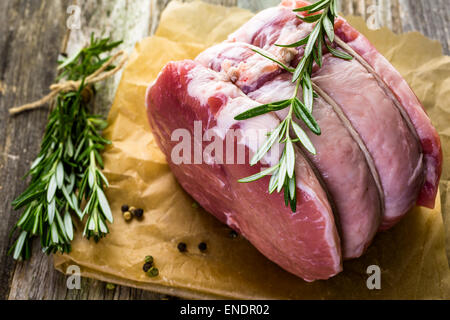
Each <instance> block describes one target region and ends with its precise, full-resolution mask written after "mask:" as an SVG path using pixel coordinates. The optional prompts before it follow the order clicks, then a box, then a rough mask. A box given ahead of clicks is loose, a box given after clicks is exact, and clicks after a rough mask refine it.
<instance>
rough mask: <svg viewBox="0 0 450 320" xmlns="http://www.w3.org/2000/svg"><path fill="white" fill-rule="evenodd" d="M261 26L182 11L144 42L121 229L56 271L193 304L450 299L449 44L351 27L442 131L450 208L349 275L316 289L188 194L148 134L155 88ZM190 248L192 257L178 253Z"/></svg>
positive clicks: (119, 172) (119, 191) (119, 160)
mask: <svg viewBox="0 0 450 320" xmlns="http://www.w3.org/2000/svg"><path fill="white" fill-rule="evenodd" d="M198 17H208V19H198ZM251 17H252V14H251V13H249V12H248V11H245V10H241V9H238V8H224V7H220V6H213V5H208V4H204V3H201V2H193V3H188V4H181V3H178V2H171V4H170V5H169V6H168V8H167V9H166V11H165V12H164V13H163V16H162V19H161V24H160V26H159V29H158V31H157V33H156V35H155V36H153V37H151V38H147V39H144V40H142V41H141V42H140V43H139V44H137V46H136V48H135V51H134V53H133V54H132V56H131V58H130V61H129V63H128V66H127V67H126V69H125V71H124V73H123V78H122V81H121V83H120V85H119V88H118V90H117V93H116V98H115V101H114V104H113V106H112V108H111V112H110V115H109V122H110V127H109V128H108V130H107V131H106V132H105V135H106V137H107V138H108V139H110V140H112V141H113V144H112V146H111V147H109V148H108V149H107V150H106V151H105V153H104V158H105V164H106V167H105V174H106V175H107V177H108V179H109V181H110V182H111V187H110V188H109V190H108V192H107V196H108V199H109V200H110V202H111V208H112V210H113V213H114V219H115V221H114V224H113V225H112V226H111V234H110V235H108V237H107V238H105V239H103V240H101V241H100V242H99V243H98V244H96V243H94V242H93V241H88V240H86V239H83V238H82V236H81V233H79V234H77V235H76V238H75V240H74V242H73V251H72V253H71V254H69V255H57V256H55V266H56V268H57V269H58V270H60V271H62V272H66V269H67V268H68V266H70V265H74V264H76V265H78V266H80V268H81V271H82V275H83V276H86V277H91V278H95V279H99V280H103V281H106V282H109V283H117V284H122V285H126V286H132V287H136V288H142V289H146V290H151V291H156V292H160V293H165V294H171V295H175V296H181V297H186V298H239V299H436V298H437V299H439V298H441V299H449V298H450V270H449V264H448V259H447V256H446V249H445V241H446V240H445V239H446V238H445V232H444V230H445V229H447V232H448V233H450V228H449V227H445V225H444V223H443V218H442V217H443V215H442V213H444V216H445V214H446V215H447V218H448V220H450V182H449V179H450V153H449V152H445V151H447V150H449V147H450V105H449V104H448V101H450V57H445V56H442V53H441V47H440V44H439V43H438V42H436V41H431V40H429V39H426V38H425V37H424V36H422V35H420V34H418V33H410V34H404V35H400V36H398V35H394V34H393V33H392V32H390V31H389V30H387V29H382V30H379V31H369V30H368V29H367V28H366V27H365V25H364V22H363V21H362V20H361V19H356V18H349V20H350V22H351V24H352V25H354V26H355V27H356V28H357V29H358V30H360V31H361V32H362V33H364V34H365V35H366V36H367V37H368V38H369V40H370V41H371V42H372V43H373V44H374V45H375V46H376V47H377V49H378V50H379V51H380V52H382V53H383V54H384V55H385V56H386V57H387V58H388V59H389V60H390V61H391V62H392V63H393V64H394V66H395V67H396V68H397V69H398V70H399V71H400V72H401V73H402V74H403V76H404V77H405V78H406V79H407V80H408V82H409V83H410V84H411V85H412V87H413V88H414V90H415V92H416V93H417V94H418V95H419V98H420V99H421V100H422V102H423V103H424V105H425V107H426V108H427V111H428V112H429V114H430V115H431V117H432V120H433V123H434V124H435V125H436V127H437V128H438V130H439V133H440V134H441V137H442V143H443V149H444V152H445V155H444V157H445V161H444V163H445V167H444V173H443V180H442V183H441V196H442V201H443V206H442V208H441V202H440V201H439V199H438V201H437V206H436V209H435V210H428V209H424V208H414V209H413V210H412V211H411V212H410V213H409V214H408V216H407V217H406V218H405V219H404V220H403V221H402V222H401V223H400V224H399V225H398V226H396V227H395V228H394V229H392V230H390V231H388V232H385V233H382V234H379V235H378V236H377V237H376V239H375V242H374V244H373V245H372V246H371V247H370V249H369V250H368V252H367V254H365V255H364V256H363V257H362V258H360V259H357V260H353V261H348V262H346V263H345V264H344V272H343V273H342V274H340V275H338V276H337V277H335V278H333V279H330V280H327V281H317V282H314V283H306V282H304V281H303V280H301V279H300V278H297V277H295V276H293V275H291V274H289V273H287V272H286V271H284V270H282V269H281V268H279V267H278V266H277V265H275V264H273V263H272V262H270V261H269V260H267V259H266V258H265V257H263V256H262V255H261V254H260V253H259V252H258V251H257V250H256V249H255V248H253V247H252V246H251V245H250V244H249V243H248V242H247V241H246V240H245V239H243V238H242V237H233V236H232V235H230V229H229V228H227V227H226V226H224V225H222V224H221V223H219V222H218V221H217V220H215V219H214V218H213V217H212V216H211V215H210V214H208V213H207V212H204V211H203V210H202V209H201V208H198V206H196V205H195V204H194V202H193V200H192V199H191V198H190V197H189V196H188V195H187V194H186V193H185V192H184V191H183V190H182V189H181V187H180V186H179V185H178V184H177V182H176V180H175V178H174V176H173V175H172V174H171V172H170V170H169V167H168V165H167V163H166V160H165V158H164V156H163V154H162V153H161V152H160V151H159V149H158V147H157V145H156V142H155V140H154V138H153V136H152V134H151V130H150V128H149V125H148V121H147V115H146V113H145V107H144V105H145V102H144V97H145V92H146V89H147V87H148V85H149V84H150V83H151V82H152V81H153V80H154V79H155V78H156V76H157V75H158V73H159V71H160V70H161V68H162V67H163V66H164V65H165V64H166V63H167V62H168V61H170V60H182V59H192V58H195V56H196V55H197V54H198V53H200V52H201V51H203V50H204V49H206V48H207V47H209V46H211V45H213V44H215V43H218V42H220V41H222V40H224V39H225V38H226V36H227V35H228V34H229V33H231V32H232V31H234V30H235V29H237V28H238V27H239V26H241V25H242V24H243V23H244V22H245V21H247V20H248V19H250V18H251ZM123 204H129V205H133V206H135V207H139V208H143V209H144V211H145V214H144V218H143V219H142V220H137V219H133V220H132V221H131V222H126V221H125V220H124V219H123V217H122V211H121V207H122V205H123ZM447 226H450V223H449V222H447ZM79 230H80V229H79ZM180 242H182V243H185V244H186V252H180V251H179V250H178V244H179V243H180ZM203 242H204V243H205V244H207V248H208V249H207V251H204V252H202V251H200V249H199V244H200V243H203ZM149 255H151V256H153V258H154V265H155V266H156V267H157V268H158V270H159V275H158V276H157V277H154V278H153V277H149V276H148V275H147V274H146V273H145V272H144V271H143V265H144V264H145V257H146V256H149ZM374 265H375V266H379V267H380V269H381V289H380V290H369V289H368V287H367V280H368V278H369V276H370V274H368V273H367V272H368V268H369V267H370V266H374Z"/></svg>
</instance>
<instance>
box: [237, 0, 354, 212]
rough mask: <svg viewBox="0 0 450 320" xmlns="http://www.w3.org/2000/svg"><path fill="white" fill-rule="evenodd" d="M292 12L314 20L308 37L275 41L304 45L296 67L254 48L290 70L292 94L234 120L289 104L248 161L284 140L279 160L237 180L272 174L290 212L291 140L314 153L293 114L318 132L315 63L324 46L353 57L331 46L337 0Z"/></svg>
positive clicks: (292, 185) (293, 178)
mask: <svg viewBox="0 0 450 320" xmlns="http://www.w3.org/2000/svg"><path fill="white" fill-rule="evenodd" d="M294 12H302V13H305V15H303V16H300V15H297V18H298V19H301V20H302V21H304V22H306V23H315V26H314V28H313V30H312V31H311V33H310V34H309V35H308V36H307V37H305V38H303V39H300V40H299V41H297V42H294V43H291V44H276V46H278V47H284V48H297V47H301V46H305V47H304V54H303V57H302V59H301V60H300V62H299V64H298V65H297V67H296V68H295V69H294V68H291V67H289V66H286V65H285V64H284V63H283V62H281V61H278V60H277V59H276V58H274V57H271V56H270V55H268V54H266V53H264V52H261V51H259V50H253V51H255V52H256V53H258V54H260V55H261V56H263V57H265V58H267V59H269V60H271V61H273V62H275V63H277V64H278V65H279V66H280V67H281V68H283V69H284V70H286V71H287V72H290V73H292V74H293V77H292V82H293V83H296V86H295V90H294V94H293V96H292V98H291V99H288V100H282V101H278V102H273V103H270V104H265V105H261V106H258V107H256V108H253V109H251V110H248V111H246V112H244V113H242V114H240V115H238V116H237V117H236V118H235V119H236V120H246V119H250V118H253V117H257V116H260V115H263V114H266V113H269V112H273V111H279V110H283V109H286V108H289V112H288V115H287V116H286V118H285V119H284V120H283V121H282V122H281V123H280V124H279V126H278V127H277V128H275V129H274V130H273V131H272V132H271V133H270V134H269V135H268V139H267V140H266V142H265V143H264V144H263V146H262V147H261V148H260V149H259V150H258V151H257V152H256V154H255V156H254V157H253V159H252V160H251V161H250V165H252V166H254V165H256V164H257V163H258V162H259V161H260V160H261V159H262V158H263V157H264V155H265V154H266V153H267V152H269V150H270V149H271V148H272V147H273V145H274V143H275V142H277V141H278V142H279V143H282V144H284V150H283V152H282V154H281V157H280V159H279V162H278V164H277V165H276V166H274V167H272V168H269V169H267V170H264V171H262V172H259V173H257V174H256V175H253V176H251V177H248V178H244V179H241V180H239V182H241V183H248V182H253V181H256V180H259V179H261V178H264V177H266V176H268V175H272V177H271V179H270V183H269V192H270V193H273V192H275V190H276V191H277V192H281V190H283V189H284V198H285V203H286V206H290V207H291V209H292V211H293V212H295V211H296V209H297V195H296V174H295V151H294V143H296V142H300V143H301V144H302V145H303V146H304V147H305V149H306V150H308V151H309V152H310V153H312V154H316V149H315V148H314V145H313V144H312V142H311V140H310V139H309V137H308V135H307V134H306V132H305V131H304V130H303V129H302V128H301V127H300V126H299V125H298V124H297V123H296V122H295V119H294V116H295V117H296V118H297V119H299V120H301V121H303V122H304V123H305V125H306V126H307V127H308V129H309V130H311V131H312V132H313V133H314V134H316V135H320V134H321V130H320V127H319V125H318V124H317V122H316V120H315V119H314V117H313V115H312V112H313V107H314V98H316V97H317V94H316V92H314V89H313V86H312V82H311V75H312V70H313V66H314V63H316V64H317V65H318V66H319V67H322V64H323V47H324V46H326V47H327V49H328V51H329V52H330V53H331V54H332V55H333V56H335V57H338V58H341V59H346V60H351V59H352V56H350V55H348V54H347V53H345V52H342V51H340V50H337V49H334V48H333V46H332V44H333V42H334V39H335V34H334V21H335V18H336V17H337V0H320V1H318V2H316V3H314V4H312V5H309V6H306V7H302V8H298V9H295V10H294ZM300 87H301V88H302V91H303V101H301V100H300V99H299V98H298V92H299V89H300ZM291 130H292V132H293V133H295V138H291Z"/></svg>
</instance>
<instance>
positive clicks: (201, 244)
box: [198, 242, 208, 252]
mask: <svg viewBox="0 0 450 320" xmlns="http://www.w3.org/2000/svg"><path fill="white" fill-rule="evenodd" d="M206 249H208V245H207V244H206V243H204V242H202V243H200V244H199V245H198V250H200V251H201V252H205V251H206Z"/></svg>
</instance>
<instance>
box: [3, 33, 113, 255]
mask: <svg viewBox="0 0 450 320" xmlns="http://www.w3.org/2000/svg"><path fill="white" fill-rule="evenodd" d="M120 43H121V42H112V41H110V39H109V38H106V39H100V40H97V39H94V37H91V43H90V45H89V46H88V47H87V48H84V49H82V50H80V51H79V52H78V53H77V54H76V55H75V56H74V57H73V58H70V59H67V60H66V61H64V62H60V69H61V74H60V76H59V78H58V79H65V80H73V81H78V80H81V85H80V87H79V88H78V90H77V91H71V92H64V93H60V94H59V95H58V97H57V99H56V103H55V108H54V110H53V111H51V113H50V116H49V120H48V123H47V127H46V130H45V134H44V138H43V141H42V144H41V151H40V153H39V155H38V158H37V159H36V160H35V161H34V163H33V164H32V166H31V169H30V171H29V172H28V174H27V176H30V177H31V182H30V185H29V186H28V188H27V189H26V190H25V192H24V193H23V194H22V195H20V196H19V197H18V198H17V199H16V200H15V201H14V202H13V203H12V205H13V208H14V209H15V210H19V209H21V208H23V209H24V211H23V213H22V215H21V217H20V218H19V220H18V222H17V224H16V226H15V227H14V229H13V231H12V233H13V232H14V231H15V230H18V231H19V232H20V234H19V237H18V238H17V240H16V241H15V243H14V244H13V246H12V247H11V248H10V250H9V253H10V254H12V255H13V257H14V259H24V260H26V259H29V258H30V255H31V242H32V240H33V238H35V237H39V238H40V240H41V246H42V248H43V250H44V252H46V253H55V252H61V253H66V252H70V250H71V245H70V244H71V241H72V240H73V234H74V224H73V220H72V214H73V213H75V214H76V216H77V217H78V218H79V219H80V220H81V221H83V219H84V218H85V217H86V216H87V219H86V227H85V232H84V235H85V236H86V237H87V238H91V237H93V238H94V239H95V240H96V241H98V240H99V239H100V238H102V237H104V236H105V235H106V234H107V233H108V227H107V225H106V221H108V222H110V223H112V222H113V218H112V214H111V209H110V207H109V204H108V201H107V199H106V196H105V194H104V191H103V190H104V188H105V187H107V186H108V181H107V179H106V178H105V176H104V175H103V174H102V172H101V170H100V169H101V168H103V160H102V157H101V155H100V151H101V150H102V149H103V148H104V147H105V145H106V144H109V143H110V142H109V141H107V140H105V139H104V138H103V137H102V136H101V134H100V132H101V131H102V130H103V129H104V128H106V126H107V123H106V121H104V120H102V119H101V117H99V116H94V115H90V114H89V111H88V101H87V99H86V96H85V90H91V89H90V88H88V86H86V85H85V81H84V80H85V79H86V78H87V77H88V76H89V75H91V74H92V73H94V72H95V71H97V70H99V69H100V68H101V67H102V66H103V65H104V64H105V63H106V62H107V61H108V60H109V59H110V57H109V56H107V57H103V55H105V54H107V53H109V52H110V51H111V50H113V49H114V48H116V47H117V46H118V45H119V44H120ZM112 68H114V67H113V66H110V67H109V68H108V69H112ZM83 200H85V201H86V202H87V204H86V206H85V208H84V210H81V209H80V207H81V204H82V201H83Z"/></svg>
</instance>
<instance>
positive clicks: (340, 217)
mask: <svg viewBox="0 0 450 320" xmlns="http://www.w3.org/2000/svg"><path fill="white" fill-rule="evenodd" d="M305 5H308V3H307V2H305V1H300V0H296V1H295V0H284V1H282V4H281V5H280V6H278V7H275V8H270V9H267V10H264V11H262V12H261V13H259V14H258V15H256V16H255V17H254V18H253V19H251V20H250V21H249V22H248V23H246V24H245V25H244V26H242V27H241V28H240V29H239V30H237V31H236V32H234V33H233V34H232V35H230V36H229V38H228V40H227V41H225V42H223V43H221V44H219V45H217V46H214V47H212V48H209V49H208V50H206V51H205V52H203V53H202V54H200V55H199V57H197V59H196V62H193V61H187V60H186V61H180V62H172V63H169V64H168V65H167V66H166V67H165V68H164V69H163V71H162V72H161V74H160V75H159V77H158V79H157V80H156V81H155V83H154V84H152V85H151V86H150V88H149V90H148V93H147V108H148V116H149V119H150V123H151V126H152V130H153V132H154V134H155V137H156V140H157V142H158V144H159V146H160V147H161V150H162V151H163V152H164V153H165V154H166V156H167V160H168V162H169V165H170V167H171V169H172V171H173V173H174V174H175V176H176V178H177V179H178V181H179V182H180V184H181V186H182V187H183V188H184V189H185V190H186V191H187V192H188V193H189V194H190V195H192V197H193V198H194V199H195V200H196V201H198V202H199V203H200V204H201V205H202V207H204V208H205V209H206V210H207V211H209V212H211V213H212V214H213V215H215V216H216V217H217V218H218V219H219V220H221V221H222V222H223V223H226V224H228V225H229V226H230V227H232V228H234V229H235V230H237V231H239V232H241V233H242V234H243V235H244V236H245V237H246V238H247V239H248V240H249V241H250V242H251V243H252V244H253V245H254V246H255V247H256V248H257V249H258V250H259V251H261V252H262V253H263V254H264V255H265V256H267V257H268V258H269V259H271V260H272V261H274V262H275V263H277V264H278V265H280V266H281V267H282V268H284V269H286V270H287V271H289V272H291V273H293V274H295V275H297V276H300V277H302V278H303V279H305V280H306V281H314V280H319V279H328V278H330V277H332V276H334V275H336V274H337V273H339V272H340V271H341V270H342V259H350V258H356V257H359V256H361V255H362V254H363V253H364V252H365V251H366V249H367V247H368V246H369V245H370V243H371V242H372V241H373V238H374V237H375V235H376V233H377V231H378V230H386V229H389V228H391V227H392V226H394V225H395V224H396V223H397V222H398V221H399V220H400V219H401V218H402V217H403V216H404V215H405V214H406V212H407V211H408V210H409V209H410V208H411V207H412V206H413V205H414V204H415V203H417V204H419V205H424V206H427V207H433V206H434V200H435V197H436V193H437V188H438V182H439V178H440V174H441V170H442V150H441V146H440V140H439V136H438V134H437V132H436V130H435V129H434V128H433V126H432V124H431V121H430V120H429V118H428V117H427V115H426V113H425V111H424V109H423V107H422V105H421V104H420V102H419V101H418V99H417V97H416V96H415V95H414V93H413V92H412V90H411V89H410V88H409V86H408V85H407V83H406V81H405V80H404V79H403V78H402V77H401V76H400V74H399V73H398V72H397V71H396V70H395V69H394V68H393V67H392V66H391V65H390V64H389V62H388V61H387V60H386V59H385V58H384V57H383V56H382V55H381V54H380V53H378V51H377V50H376V49H375V48H374V47H373V46H372V45H371V44H370V43H369V42H368V40H367V39H366V38H365V37H364V36H362V35H361V34H360V33H359V32H358V31H356V30H355V29H353V28H352V27H351V26H350V25H349V24H348V23H347V22H346V21H345V20H344V19H342V18H338V19H337V20H336V23H335V31H336V43H335V44H334V46H335V47H337V48H338V49H339V50H344V51H346V52H347V53H349V54H351V55H352V56H353V57H354V59H353V60H351V61H345V60H342V59H338V58H335V57H333V56H332V55H331V54H329V53H327V51H326V50H325V51H324V65H323V66H322V68H318V66H315V67H314V69H313V75H312V81H313V87H314V90H315V91H316V92H317V93H318V98H316V99H315V103H314V110H313V115H314V117H315V118H316V120H317V122H318V123H319V125H320V127H321V129H322V134H321V135H314V134H313V133H311V132H310V131H309V130H307V128H306V126H304V125H303V124H302V123H301V121H297V123H298V124H300V125H301V126H303V128H304V130H305V131H306V132H307V134H308V136H309V137H310V139H311V140H312V142H313V144H314V146H315V147H316V149H317V154H316V155H312V154H310V153H309V152H308V151H307V150H305V148H303V147H302V146H301V145H300V143H298V145H297V146H295V153H296V167H295V172H296V176H297V197H298V199H297V210H296V212H295V213H292V212H291V210H290V208H287V207H286V206H285V203H284V198H283V196H282V194H278V193H276V192H275V193H273V194H270V193H269V192H268V185H269V180H270V177H265V178H264V179H261V180H258V181H256V182H252V183H249V184H241V183H239V182H238V180H239V179H241V178H244V177H247V176H250V175H252V174H256V173H257V172H259V171H261V170H262V169H265V168H266V167H270V166H273V165H275V164H276V163H278V158H279V156H280V152H281V150H282V148H283V146H282V145H281V146H280V145H278V143H276V144H275V145H274V147H273V148H272V149H274V150H272V152H271V153H269V154H268V155H267V156H266V157H265V158H263V161H262V162H263V164H262V165H261V164H258V165H256V166H250V165H249V159H250V158H251V157H252V155H253V154H254V153H255V152H256V151H257V150H258V149H259V147H260V146H261V145H262V143H264V141H265V140H266V139H267V132H270V131H272V130H274V129H275V128H276V127H277V126H278V125H279V123H280V121H281V120H283V119H284V117H285V116H286V112H287V110H281V111H278V112H274V113H270V114H265V115H263V116H259V117H256V118H252V119H249V120H246V121H236V120H234V117H235V116H236V115H238V114H240V113H242V112H243V111H246V110H248V109H251V108H253V107H255V106H258V105H260V104H264V103H268V102H274V101H279V100H284V99H289V98H291V95H292V94H293V92H294V85H293V84H292V82H291V78H292V76H291V74H290V73H289V72H287V71H285V70H283V69H282V68H280V67H279V66H278V64H276V63H274V62H272V61H270V60H268V59H266V58H264V57H262V56H261V55H259V54H256V53H255V52H254V50H255V49H256V50H260V51H264V53H265V54H268V55H272V56H274V57H275V58H276V59H278V60H280V61H282V62H283V63H284V64H286V65H288V66H291V67H295V66H296V65H297V64H298V63H299V61H300V60H301V58H302V56H303V48H302V47H299V48H290V49H286V48H280V47H277V46H275V44H288V43H292V42H295V41H298V40H299V39H302V38H304V37H305V36H306V35H308V34H309V33H310V32H311V30H312V28H313V25H312V24H309V23H303V22H302V21H301V20H300V19H297V18H296V15H295V13H294V12H292V9H293V8H298V7H302V6H305ZM301 95H302V93H301V92H300V93H299V96H300V97H301ZM179 129H184V130H187V132H188V133H189V134H190V135H189V136H190V137H191V140H189V142H188V145H189V146H190V148H191V149H192V150H194V151H195V150H200V151H201V152H203V151H202V150H205V152H203V153H201V155H200V159H198V157H197V155H196V154H195V155H194V156H192V154H190V152H188V153H187V154H185V152H184V151H183V152H182V155H181V158H182V159H183V160H184V162H181V163H180V161H177V160H174V159H175V158H176V157H175V158H174V155H175V156H176V155H177V153H178V158H180V150H179V143H180V142H179V140H178V138H180V136H177V135H175V137H174V136H173V135H174V133H176V132H177V131H178V130H179ZM263 129H265V130H266V131H264V130H263ZM232 130H237V131H238V134H237V135H233V134H232V135H229V132H231V131H232ZM255 130H259V131H258V133H257V134H256V136H255V135H254V134H253V133H252V132H254V131H255ZM196 133H197V134H196ZM211 135H212V136H213V137H212V136H211ZM192 137H193V138H192ZM202 137H203V139H202ZM211 141H214V142H215V144H214V145H215V146H217V145H220V146H222V149H223V150H225V152H224V153H223V152H217V150H214V154H213V153H209V154H208V153H207V152H206V150H210V146H211ZM229 145H232V146H234V150H238V149H242V150H244V154H245V159H243V160H242V159H238V156H237V155H235V154H234V152H233V153H232V154H230V153H229V150H228V149H227V146H229ZM194 153H195V152H194ZM224 159H226V161H223V160H224ZM202 160H203V161H202ZM228 160H231V161H228ZM238 160H242V161H238ZM186 162H193V164H191V163H186ZM333 212H334V214H335V215H336V216H335V217H334V216H333ZM338 234H339V235H338ZM341 246H342V252H341Z"/></svg>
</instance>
